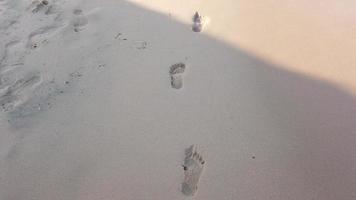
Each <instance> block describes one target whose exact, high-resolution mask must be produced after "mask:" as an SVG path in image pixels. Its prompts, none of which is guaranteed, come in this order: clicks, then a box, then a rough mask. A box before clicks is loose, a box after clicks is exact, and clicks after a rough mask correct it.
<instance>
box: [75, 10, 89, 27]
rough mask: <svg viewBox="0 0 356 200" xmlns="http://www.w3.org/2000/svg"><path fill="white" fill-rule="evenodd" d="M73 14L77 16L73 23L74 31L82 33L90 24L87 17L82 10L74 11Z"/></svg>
mask: <svg viewBox="0 0 356 200" xmlns="http://www.w3.org/2000/svg"><path fill="white" fill-rule="evenodd" d="M73 14H74V15H75V16H76V17H75V18H74V19H73V21H72V25H73V28H74V31H75V32H79V31H82V30H83V28H84V26H85V25H87V24H88V19H87V17H86V16H84V15H83V11H82V10H81V9H74V11H73Z"/></svg>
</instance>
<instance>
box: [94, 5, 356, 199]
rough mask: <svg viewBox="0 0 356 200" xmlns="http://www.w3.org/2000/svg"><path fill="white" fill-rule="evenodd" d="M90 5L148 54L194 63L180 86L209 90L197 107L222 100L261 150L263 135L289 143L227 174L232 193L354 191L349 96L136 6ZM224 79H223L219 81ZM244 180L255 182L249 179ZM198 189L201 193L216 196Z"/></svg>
mask: <svg viewBox="0 0 356 200" xmlns="http://www.w3.org/2000/svg"><path fill="white" fill-rule="evenodd" d="M98 6H100V7H101V9H102V11H101V12H107V13H110V12H112V13H116V15H115V16H112V18H105V19H104V20H106V21H105V22H103V23H108V24H113V23H115V24H116V25H118V26H120V28H121V29H122V30H123V32H125V31H126V29H129V30H130V31H128V32H129V33H130V34H129V37H131V38H135V37H136V38H138V37H140V35H141V33H142V32H147V35H148V37H149V38H143V39H147V41H148V44H149V46H148V49H149V51H151V52H153V53H152V55H154V54H155V53H156V55H158V54H160V55H162V56H171V57H174V56H176V57H177V58H184V57H188V58H189V62H190V63H191V64H192V65H194V69H191V71H190V75H191V76H192V77H194V79H193V78H192V79H189V77H188V78H187V80H186V82H187V83H186V84H187V85H189V84H196V85H194V86H192V87H191V88H188V87H185V88H184V89H185V91H186V92H191V93H193V94H199V91H206V90H211V93H209V94H201V95H202V96H200V97H199V96H198V95H197V96H196V104H198V102H199V104H202V105H203V106H204V103H206V102H207V99H209V98H212V99H215V100H221V101H222V102H227V103H228V104H227V105H226V106H227V107H229V106H231V109H232V110H233V111H234V112H233V114H234V117H238V118H239V121H236V122H235V123H236V126H237V127H242V129H243V130H249V131H250V132H249V133H248V134H251V135H253V134H256V136H247V137H251V138H250V139H251V140H253V142H254V144H255V145H261V146H262V147H261V148H262V151H263V150H264V149H263V148H264V147H266V146H264V145H266V144H265V142H264V140H269V139H268V138H270V139H271V140H274V139H278V137H285V138H288V140H287V141H293V144H294V145H295V146H293V148H292V147H291V146H290V145H288V144H283V142H282V141H283V140H281V141H276V143H277V144H278V145H280V147H279V148H276V149H277V150H274V151H278V150H279V151H280V152H277V155H282V154H283V152H287V156H289V158H288V159H285V160H284V161H278V160H279V159H278V158H276V157H273V156H271V160H270V161H268V160H265V161H264V162H263V163H260V166H254V167H251V166H249V165H247V166H246V168H245V169H243V170H242V171H239V172H238V173H239V175H238V176H233V178H236V177H239V178H240V179H238V180H236V179H234V180H227V182H229V181H231V183H234V184H237V185H236V186H234V187H236V188H237V189H236V191H237V192H236V194H235V196H234V197H235V198H236V199H244V198H247V197H251V195H252V193H253V195H254V197H256V198H257V199H266V196H269V197H272V198H273V199H330V200H334V199H339V200H342V199H344V200H348V199H352V198H355V197H356V196H355V195H356V193H355V188H356V179H355V176H356V158H355V153H356V145H355V144H356V134H355V133H356V123H355V122H356V99H355V98H354V97H352V96H351V95H350V94H348V93H347V92H345V91H343V90H342V89H340V88H339V87H337V86H335V85H333V84H331V83H328V82H326V81H320V80H316V79H313V78H311V77H307V76H305V75H301V74H297V73H293V72H290V71H287V70H283V69H282V68H281V67H278V66H274V65H272V64H270V63H268V62H265V61H263V60H261V59H259V58H258V57H255V56H254V55H253V54H251V53H249V52H246V51H244V50H243V49H239V48H237V47H232V46H230V45H228V44H226V43H222V42H220V41H217V40H216V39H214V38H211V37H209V36H206V35H204V34H197V33H192V31H191V30H190V27H189V26H188V25H185V24H182V23H179V22H177V21H174V20H173V19H171V18H170V17H168V16H165V15H162V14H158V13H156V12H152V11H149V10H146V9H144V8H140V7H138V6H137V5H134V4H131V3H128V2H124V1H108V2H102V3H98ZM93 7H95V6H93ZM112 10H116V12H113V11H112ZM106 31H110V30H106ZM113 35H115V34H113ZM172 55H173V56H172ZM192 55H194V56H192ZM138 58H140V57H138ZM129 59H135V58H129ZM159 59H160V58H157V57H151V60H155V61H150V60H148V61H147V62H157V60H159ZM168 60H169V59H168ZM171 61H172V62H174V60H171ZM162 62H164V61H162ZM158 63H159V62H158ZM202 63H204V65H202ZM164 64H166V63H164ZM194 73H198V75H193V74H194ZM211 74H214V76H211ZM223 79H225V80H223ZM226 83H229V85H225V86H224V87H222V86H223V85H224V84H226ZM222 88H224V91H222V90H221V89H222ZM219 98H221V99H219ZM227 98H231V99H227ZM219 105H220V104H216V105H215V106H217V108H218V106H219ZM261 110H263V112H262V111H261ZM256 127H262V128H256ZM253 137H256V138H257V139H252V138H253ZM277 157H278V156H277ZM250 168H254V171H253V172H251V170H250ZM271 168H274V169H275V171H273V170H271ZM259 170H266V171H265V172H264V173H261V174H259V177H257V178H256V177H254V175H253V173H256V171H257V172H258V171H259ZM249 179H251V180H256V182H254V183H249V181H248V180H249ZM206 192H207V194H208V196H206V199H214V198H215V197H218V194H219V192H216V194H215V195H217V196H214V193H213V191H210V192H209V191H206ZM209 195H210V196H209ZM222 195H223V194H222ZM220 197H221V196H220ZM215 199H216V198H215Z"/></svg>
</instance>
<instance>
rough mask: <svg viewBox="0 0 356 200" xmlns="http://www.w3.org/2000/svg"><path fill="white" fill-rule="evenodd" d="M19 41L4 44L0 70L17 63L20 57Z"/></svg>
mask: <svg viewBox="0 0 356 200" xmlns="http://www.w3.org/2000/svg"><path fill="white" fill-rule="evenodd" d="M21 45H22V43H21V41H19V40H14V41H11V42H8V43H7V44H5V50H4V53H3V56H2V57H1V58H0V68H2V67H4V66H6V65H9V64H14V63H16V62H18V60H19V59H20V57H21V55H20V54H21V50H22V48H21Z"/></svg>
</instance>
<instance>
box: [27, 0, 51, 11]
mask: <svg viewBox="0 0 356 200" xmlns="http://www.w3.org/2000/svg"><path fill="white" fill-rule="evenodd" d="M48 4H49V2H48V1H47V0H41V1H40V0H35V1H33V2H32V4H31V5H30V6H29V8H28V9H32V13H37V12H38V11H41V10H45V9H48V7H49V5H48Z"/></svg>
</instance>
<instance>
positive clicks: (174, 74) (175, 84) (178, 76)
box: [169, 63, 185, 89]
mask: <svg viewBox="0 0 356 200" xmlns="http://www.w3.org/2000/svg"><path fill="white" fill-rule="evenodd" d="M184 71H185V64H184V63H177V64H174V65H172V66H171V67H170V69H169V75H170V76H171V86H172V88H174V89H180V88H182V87H183V77H182V74H183V72H184Z"/></svg>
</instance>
